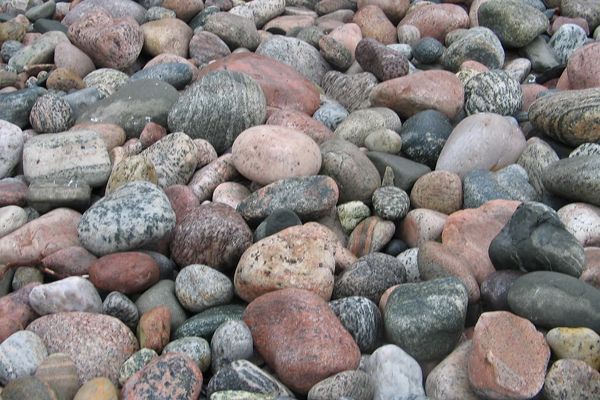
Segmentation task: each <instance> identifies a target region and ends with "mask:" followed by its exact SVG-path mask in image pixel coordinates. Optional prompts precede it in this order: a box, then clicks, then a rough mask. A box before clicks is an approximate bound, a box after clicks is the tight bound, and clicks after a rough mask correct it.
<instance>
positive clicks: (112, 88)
mask: <svg viewBox="0 0 600 400" xmlns="http://www.w3.org/2000/svg"><path fill="white" fill-rule="evenodd" d="M128 80H129V76H127V74H126V73H124V72H121V71H118V70H116V69H112V68H99V69H97V70H95V71H92V72H90V73H89V74H86V75H85V77H84V78H83V82H84V83H85V85H86V86H87V87H88V88H96V89H98V91H99V92H100V93H101V94H102V98H104V97H108V96H110V95H112V94H114V93H115V92H116V91H117V90H118V89H119V88H121V87H122V86H123V85H125V84H126V83H127V82H128Z"/></svg>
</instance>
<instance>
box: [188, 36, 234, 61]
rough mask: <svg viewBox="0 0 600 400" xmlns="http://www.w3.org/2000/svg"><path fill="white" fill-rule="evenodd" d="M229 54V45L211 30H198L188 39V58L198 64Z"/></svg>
mask: <svg viewBox="0 0 600 400" xmlns="http://www.w3.org/2000/svg"><path fill="white" fill-rule="evenodd" d="M230 54H231V50H229V46H227V44H226V43H225V42H224V41H223V40H222V39H221V38H220V37H218V36H217V35H215V34H214V33H212V32H208V31H202V32H198V33H196V34H195V35H194V36H192V39H191V40H190V58H192V59H193V60H194V61H195V62H196V63H197V64H198V65H205V64H208V63H209V62H211V61H214V60H218V59H221V58H223V57H227V56H228V55H230Z"/></svg>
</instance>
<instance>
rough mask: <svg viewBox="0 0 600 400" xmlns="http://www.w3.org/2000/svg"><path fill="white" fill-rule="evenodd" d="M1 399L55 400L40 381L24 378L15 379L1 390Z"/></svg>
mask: <svg viewBox="0 0 600 400" xmlns="http://www.w3.org/2000/svg"><path fill="white" fill-rule="evenodd" d="M2 398H3V399H6V400H20V399H28V398H31V399H40V400H57V397H56V394H55V393H54V391H53V390H52V388H51V387H50V386H49V385H47V384H46V383H44V382H42V381H41V380H39V379H37V378H35V377H32V376H26V377H23V378H19V379H15V380H14V381H12V382H10V383H9V384H8V385H6V387H5V388H4V389H3V390H2Z"/></svg>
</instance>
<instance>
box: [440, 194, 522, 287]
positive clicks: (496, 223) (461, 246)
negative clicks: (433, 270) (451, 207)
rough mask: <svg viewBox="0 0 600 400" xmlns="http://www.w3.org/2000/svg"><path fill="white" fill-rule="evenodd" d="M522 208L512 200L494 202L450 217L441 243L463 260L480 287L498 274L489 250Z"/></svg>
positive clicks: (458, 212)
mask: <svg viewBox="0 0 600 400" xmlns="http://www.w3.org/2000/svg"><path fill="white" fill-rule="evenodd" d="M519 204H520V202H518V201H512V200H492V201H488V202H487V203H485V204H483V205H482V206H481V207H479V208H472V209H465V210H461V211H457V212H455V213H453V214H452V215H450V216H449V217H448V220H447V221H446V225H445V226H444V231H443V232H442V243H443V244H444V246H445V247H447V248H448V249H450V250H451V251H453V252H455V253H456V254H460V255H461V257H463V258H464V260H465V262H466V264H467V266H468V267H469V268H470V269H471V271H472V272H473V275H474V276H475V279H477V282H478V283H479V284H481V282H483V280H484V279H485V278H486V277H487V276H488V275H489V274H490V273H492V272H494V271H495V269H494V266H493V265H492V261H491V260H490V257H489V256H488V248H489V247H490V243H491V242H492V240H493V239H494V238H495V237H496V236H497V235H498V233H500V230H502V228H503V227H504V225H506V223H507V222H508V220H509V219H510V217H512V215H513V213H514V212H515V210H516V209H517V207H518V206H519Z"/></svg>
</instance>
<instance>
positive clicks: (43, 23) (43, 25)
mask: <svg viewBox="0 0 600 400" xmlns="http://www.w3.org/2000/svg"><path fill="white" fill-rule="evenodd" d="M33 30H34V31H35V32H39V33H41V34H44V33H46V32H50V31H59V32H63V33H65V34H66V33H67V31H68V30H69V27H67V26H66V25H64V24H62V23H60V21H55V20H53V19H46V18H41V19H38V20H37V21H35V22H34V23H33Z"/></svg>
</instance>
